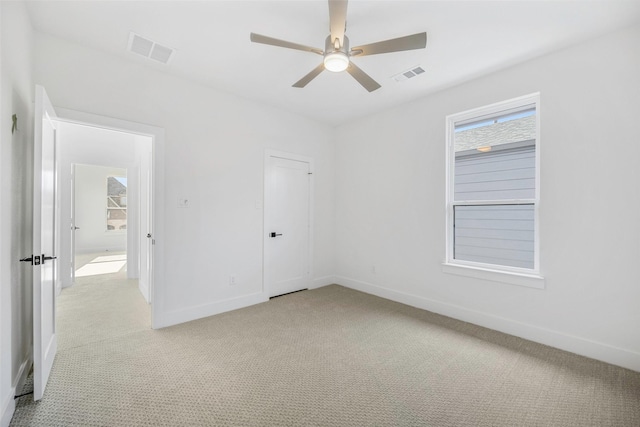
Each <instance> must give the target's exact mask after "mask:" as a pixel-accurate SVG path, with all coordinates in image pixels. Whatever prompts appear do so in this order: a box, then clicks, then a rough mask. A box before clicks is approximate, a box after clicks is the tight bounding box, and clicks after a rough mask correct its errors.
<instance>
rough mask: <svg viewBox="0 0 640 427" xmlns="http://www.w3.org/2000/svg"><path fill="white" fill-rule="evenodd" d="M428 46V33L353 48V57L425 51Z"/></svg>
mask: <svg viewBox="0 0 640 427" xmlns="http://www.w3.org/2000/svg"><path fill="white" fill-rule="evenodd" d="M426 46H427V33H418V34H413V35H411V36H405V37H398V38H397V39H390V40H384V41H381V42H376V43H370V44H365V45H362V46H356V47H354V48H351V55H352V56H365V55H378V54H380V53H390V52H400V51H403V50H413V49H424V48H425V47H426Z"/></svg>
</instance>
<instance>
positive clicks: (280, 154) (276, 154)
mask: <svg viewBox="0 0 640 427" xmlns="http://www.w3.org/2000/svg"><path fill="white" fill-rule="evenodd" d="M271 158H279V159H286V160H294V161H299V162H306V163H308V164H309V172H310V174H311V175H309V177H310V179H309V248H308V254H309V288H311V286H312V277H313V272H314V264H313V247H314V241H315V239H314V229H315V227H314V212H315V193H314V188H315V185H314V183H315V180H314V175H313V174H314V172H315V167H314V163H313V158H312V157H307V156H303V155H300V154H293V153H288V152H286V151H279V150H271V149H266V150H265V153H264V177H263V181H264V194H263V201H262V206H263V210H262V221H263V222H262V292H263V293H264V295H266V296H267V298H268V295H269V289H268V287H269V284H268V278H269V277H270V276H269V273H270V270H269V268H270V266H269V263H268V259H269V258H268V257H267V253H268V248H267V245H268V244H269V239H270V237H268V236H267V235H268V233H269V232H270V230H267V227H268V225H269V224H268V223H267V222H268V220H267V203H266V199H267V194H268V191H269V188H268V185H269V180H268V176H269V173H270V160H271Z"/></svg>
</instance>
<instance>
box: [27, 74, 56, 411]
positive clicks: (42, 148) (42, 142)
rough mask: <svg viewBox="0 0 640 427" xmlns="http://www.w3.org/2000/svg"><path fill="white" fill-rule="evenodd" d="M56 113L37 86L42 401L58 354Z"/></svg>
mask: <svg viewBox="0 0 640 427" xmlns="http://www.w3.org/2000/svg"><path fill="white" fill-rule="evenodd" d="M55 118H56V113H55V111H54V109H53V106H52V105H51V102H50V101H49V97H48V96H47V93H46V92H45V90H44V88H43V87H42V86H36V103H35V132H34V149H33V154H34V166H33V256H32V258H33V261H32V264H33V382H34V387H33V399H34V400H40V399H42V396H43V394H44V389H45V387H46V386H47V380H48V379H49V374H50V373H51V368H52V366H53V360H54V358H55V357H56V350H57V340H56V322H55V317H56V311H55V306H56V291H55V283H54V277H55V265H56V261H55V259H56V257H55V256H54V248H55V233H54V230H55V203H56V179H55V177H56V168H55V166H56V158H55V153H56V147H55V145H56V129H55V124H54V123H53V121H52V120H53V119H55Z"/></svg>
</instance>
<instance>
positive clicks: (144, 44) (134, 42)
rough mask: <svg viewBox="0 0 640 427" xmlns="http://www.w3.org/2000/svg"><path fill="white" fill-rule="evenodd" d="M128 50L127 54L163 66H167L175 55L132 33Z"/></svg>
mask: <svg viewBox="0 0 640 427" xmlns="http://www.w3.org/2000/svg"><path fill="white" fill-rule="evenodd" d="M128 50H129V52H133V53H136V54H138V55H141V56H144V57H145V58H149V59H153V60H154V61H158V62H161V63H163V64H168V63H169V61H170V60H171V58H172V57H173V54H174V53H175V50H174V49H171V48H170V47H167V46H163V45H161V44H158V43H156V42H154V41H152V40H149V39H147V38H145V37H142V36H140V35H138V34H136V33H133V32H132V33H131V34H130V35H129V46H128Z"/></svg>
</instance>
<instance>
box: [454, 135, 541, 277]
mask: <svg viewBox="0 0 640 427" xmlns="http://www.w3.org/2000/svg"><path fill="white" fill-rule="evenodd" d="M473 151H475V150H473ZM470 152H471V150H469V151H467V152H458V153H456V164H455V177H454V193H455V200H457V201H463V200H464V201H478V200H505V199H534V198H535V145H529V146H526V147H522V146H519V147H517V148H511V149H510V148H507V147H504V148H502V147H501V149H500V150H496V151H491V152H487V153H478V152H477V151H476V152H475V153H473V152H471V153H470ZM476 153H477V154H476ZM534 212H535V210H534V205H533V204H532V203H531V204H521V205H491V204H488V205H482V206H455V207H454V248H455V249H454V251H455V253H454V258H455V259H458V260H465V261H474V262H482V263H487V264H496V265H505V266H511V267H521V268H534V236H535V230H534V227H535V222H534Z"/></svg>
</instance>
